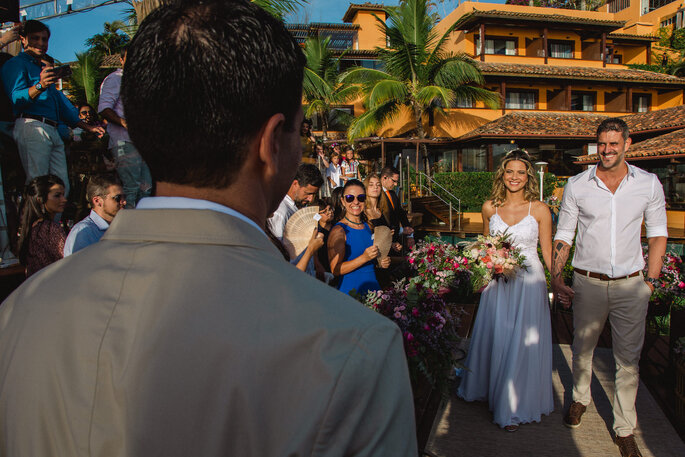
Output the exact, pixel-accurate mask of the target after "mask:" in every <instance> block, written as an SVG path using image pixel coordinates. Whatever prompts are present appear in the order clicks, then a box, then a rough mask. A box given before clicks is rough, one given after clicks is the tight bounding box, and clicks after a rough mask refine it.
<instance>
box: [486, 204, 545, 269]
mask: <svg viewBox="0 0 685 457" xmlns="http://www.w3.org/2000/svg"><path fill="white" fill-rule="evenodd" d="M532 206H533V202H530V204H529V205H528V214H527V215H526V216H525V217H524V218H523V219H521V220H520V221H518V222H517V223H516V224H514V225H508V224H507V223H506V222H504V221H503V220H502V217H501V216H500V215H499V214H498V212H497V207H495V214H494V216H492V217H491V218H490V233H491V234H493V235H495V234H500V233H504V232H505V231H506V232H507V234H509V236H510V237H511V241H512V242H513V244H515V245H516V246H517V247H518V248H520V249H521V252H522V253H523V255H525V256H526V264H528V265H530V263H531V262H534V261H537V262H538V263H539V260H538V221H536V220H535V218H534V217H533V216H532V215H531V214H530V210H531V207H532ZM533 259H535V260H533Z"/></svg>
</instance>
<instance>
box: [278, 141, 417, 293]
mask: <svg viewBox="0 0 685 457" xmlns="http://www.w3.org/2000/svg"><path fill="white" fill-rule="evenodd" d="M334 147H338V146H337V145H335V146H334ZM332 157H333V158H336V157H338V156H337V155H336V153H335V151H334V152H333V153H332ZM398 181H399V172H398V170H397V169H395V168H393V167H385V168H383V169H382V170H381V173H380V175H378V174H375V173H370V174H368V175H367V176H366V177H365V178H364V181H363V182H362V181H360V180H359V179H356V178H354V177H350V178H349V179H346V180H345V184H344V185H342V186H337V187H335V188H333V189H331V195H330V196H329V197H322V196H320V193H321V189H322V187H323V186H325V185H326V181H324V179H323V175H322V174H321V172H320V170H319V169H318V167H317V166H315V165H313V164H305V163H303V164H301V165H300V166H299V168H298V170H297V175H296V176H295V179H294V180H293V182H292V184H291V186H290V188H289V189H288V192H287V194H286V196H285V198H284V199H283V201H281V204H280V205H279V207H278V209H277V210H276V211H275V212H274V214H273V215H272V216H271V217H270V218H269V219H268V221H267V227H266V228H267V233H268V234H269V236H270V238H271V240H272V242H273V243H274V244H275V245H276V247H278V248H279V250H280V251H281V253H282V254H283V256H284V257H285V259H286V260H288V261H289V262H291V263H293V264H294V265H296V266H297V268H298V269H300V270H302V271H305V272H307V273H309V274H310V275H312V276H315V277H317V278H318V279H320V280H322V281H325V282H327V283H329V284H331V285H333V286H335V287H337V288H338V289H339V290H341V291H343V292H345V293H350V292H353V293H354V294H360V295H363V294H365V293H366V292H368V291H369V290H377V289H379V288H380V283H383V285H386V286H387V285H389V283H390V281H391V280H392V279H398V278H397V276H398V275H402V274H403V272H402V264H403V260H404V256H403V254H404V249H405V248H408V247H410V244H411V243H412V241H413V240H412V238H411V235H412V234H413V229H412V227H411V225H410V224H409V220H408V218H407V214H406V211H405V210H404V209H403V208H402V205H401V204H400V201H399V198H398V197H397V194H396V193H395V191H394V189H395V186H396V185H397V183H398ZM382 183H384V184H382ZM386 186H387V187H386ZM309 205H313V206H317V207H318V209H319V213H318V218H317V219H318V222H317V224H318V226H317V228H316V230H315V231H314V232H313V233H312V237H311V239H310V241H309V243H308V245H307V247H306V249H304V250H303V251H302V252H300V253H297V255H296V256H295V257H294V258H291V255H290V254H289V252H288V251H287V249H286V248H285V247H284V246H283V243H282V242H283V237H284V231H285V227H286V225H287V223H288V220H289V219H290V217H292V215H293V214H295V213H296V212H297V211H298V209H301V208H304V207H306V206H309ZM379 226H386V227H388V228H390V229H391V232H392V233H393V240H394V241H393V243H392V247H391V252H390V255H388V256H384V257H382V258H381V257H380V252H379V248H378V246H376V245H374V242H373V234H374V229H375V228H376V227H379ZM408 237H409V238H408ZM403 240H404V241H405V244H404V245H403V243H402V241H403ZM393 265H394V267H395V273H394V274H393V271H392V269H391V266H393ZM389 269H391V271H388V270H389ZM379 280H380V283H379Z"/></svg>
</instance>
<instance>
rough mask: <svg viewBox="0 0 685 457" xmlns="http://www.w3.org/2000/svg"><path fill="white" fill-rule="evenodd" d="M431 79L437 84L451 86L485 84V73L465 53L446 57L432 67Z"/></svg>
mask: <svg viewBox="0 0 685 457" xmlns="http://www.w3.org/2000/svg"><path fill="white" fill-rule="evenodd" d="M430 73H431V76H430V79H431V80H433V81H435V83H436V84H440V85H444V86H446V87H450V88H456V87H459V86H460V85H462V84H484V82H485V80H484V79H483V74H482V73H481V72H480V70H479V69H478V68H477V67H476V65H475V63H474V61H473V60H472V59H471V58H469V57H467V56H465V55H456V56H452V57H449V58H447V59H444V60H442V61H440V62H438V63H436V65H434V66H433V67H432V68H431V69H430Z"/></svg>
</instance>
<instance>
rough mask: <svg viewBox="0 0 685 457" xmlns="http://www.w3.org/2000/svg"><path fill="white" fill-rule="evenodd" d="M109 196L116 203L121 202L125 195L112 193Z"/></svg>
mask: <svg viewBox="0 0 685 457" xmlns="http://www.w3.org/2000/svg"><path fill="white" fill-rule="evenodd" d="M108 197H109V196H108ZM109 198H111V199H112V200H114V201H115V202H117V203H121V201H122V200H124V201H125V200H126V195H124V194H116V195H112V196H111V197H109Z"/></svg>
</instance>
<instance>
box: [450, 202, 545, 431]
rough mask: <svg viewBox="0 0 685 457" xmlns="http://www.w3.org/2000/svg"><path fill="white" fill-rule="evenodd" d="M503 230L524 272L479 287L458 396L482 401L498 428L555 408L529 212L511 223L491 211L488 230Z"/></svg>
mask: <svg viewBox="0 0 685 457" xmlns="http://www.w3.org/2000/svg"><path fill="white" fill-rule="evenodd" d="M504 231H507V233H509V234H510V235H511V240H512V241H513V242H514V244H515V245H517V246H518V247H520V248H521V250H522V252H523V254H524V255H525V256H526V262H525V263H526V266H527V271H526V270H519V271H518V273H517V275H516V276H515V277H514V278H512V279H510V280H509V281H508V282H504V281H503V280H499V281H492V282H491V283H490V284H488V286H487V287H486V288H485V290H484V291H483V294H482V295H481V299H480V306H479V308H478V313H477V315H476V322H475V323H474V328H473V335H472V337H471V344H470V348H469V353H468V356H467V358H466V362H465V365H466V369H465V370H463V373H464V374H463V378H462V381H461V385H460V386H459V390H458V395H459V396H460V397H462V398H463V399H464V400H466V401H474V400H479V401H485V400H487V401H488V402H489V405H490V410H491V411H492V412H493V415H494V419H493V420H494V422H495V423H496V424H498V425H499V426H500V427H505V426H507V425H515V424H524V423H527V422H533V421H535V422H539V421H540V418H541V415H542V414H549V413H551V412H552V410H553V409H554V399H553V394H552V329H551V323H550V314H549V305H548V298H547V297H548V295H547V294H548V292H547V284H546V281H545V272H544V269H543V266H542V264H541V263H540V260H539V258H538V253H537V245H538V223H537V221H536V220H535V218H534V217H533V216H531V215H530V207H529V210H528V215H527V216H526V217H524V218H523V219H521V221H519V222H518V223H517V224H515V225H512V226H509V225H507V224H506V223H505V222H504V221H503V220H502V218H501V217H500V216H499V214H497V212H496V211H495V214H494V215H493V216H492V218H490V233H491V234H495V233H503V232H504Z"/></svg>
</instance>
